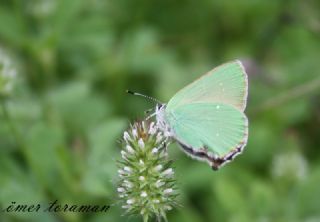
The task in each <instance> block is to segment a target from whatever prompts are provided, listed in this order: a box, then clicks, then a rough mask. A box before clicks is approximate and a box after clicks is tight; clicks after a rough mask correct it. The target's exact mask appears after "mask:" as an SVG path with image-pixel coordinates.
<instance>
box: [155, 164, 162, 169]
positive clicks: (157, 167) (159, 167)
mask: <svg viewBox="0 0 320 222" xmlns="http://www.w3.org/2000/svg"><path fill="white" fill-rule="evenodd" d="M162 168H163V166H162V165H161V164H159V165H157V166H156V167H155V168H154V170H155V171H160V170H162Z"/></svg>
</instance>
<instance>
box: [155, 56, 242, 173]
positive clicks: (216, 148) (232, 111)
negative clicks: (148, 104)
mask: <svg viewBox="0 0 320 222" xmlns="http://www.w3.org/2000/svg"><path fill="white" fill-rule="evenodd" d="M247 95H248V78H247V74H246V72H245V70H244V67H243V65H242V64H241V62H240V61H234V62H229V63H226V64H223V65H221V66H218V67H217V68H215V69H213V70H211V71H210V72H208V73H207V74H205V75H203V76H202V77H200V78H199V79H198V80H196V81H194V82H193V83H191V84H190V85H188V86H186V87H185V88H183V89H181V90H180V91H179V92H177V93H176V94H175V95H174V96H173V97H172V98H171V99H170V101H169V103H168V104H167V105H165V104H160V105H157V107H156V112H155V114H156V119H157V125H158V127H160V128H161V129H162V130H163V131H165V132H166V134H167V135H169V136H171V137H173V138H174V139H175V140H176V141H177V142H178V143H179V144H180V145H181V147H182V148H183V150H184V151H185V152H186V153H187V154H188V155H190V156H191V157H193V158H196V159H199V160H205V161H207V162H208V163H209V165H210V166H211V167H212V168H213V169H214V170H217V169H219V167H221V166H222V165H223V164H224V163H226V162H228V161H231V160H232V159H233V158H234V157H235V156H236V155H237V154H239V153H241V151H242V149H243V147H244V146H245V145H246V143H247V139H248V119H247V117H246V115H245V114H244V113H243V112H244V110H245V107H246V101H247Z"/></svg>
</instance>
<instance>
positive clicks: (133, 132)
mask: <svg viewBox="0 0 320 222" xmlns="http://www.w3.org/2000/svg"><path fill="white" fill-rule="evenodd" d="M132 135H133V137H134V138H135V139H136V138H138V131H137V129H136V128H133V129H132Z"/></svg>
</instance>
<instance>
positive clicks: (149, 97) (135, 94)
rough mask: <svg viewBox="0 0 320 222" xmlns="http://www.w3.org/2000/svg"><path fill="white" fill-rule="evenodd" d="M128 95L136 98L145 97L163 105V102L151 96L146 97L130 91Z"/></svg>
mask: <svg viewBox="0 0 320 222" xmlns="http://www.w3.org/2000/svg"><path fill="white" fill-rule="evenodd" d="M126 92H127V93H129V94H131V95H134V96H141V97H144V98H147V99H149V100H151V101H153V102H155V103H159V104H163V103H162V102H161V101H159V100H157V99H155V98H153V97H151V96H146V95H144V94H141V93H137V92H132V91H130V90H126Z"/></svg>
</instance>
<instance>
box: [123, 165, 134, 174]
mask: <svg viewBox="0 0 320 222" xmlns="http://www.w3.org/2000/svg"><path fill="white" fill-rule="evenodd" d="M123 170H124V171H127V172H128V173H131V172H132V170H131V168H130V167H128V166H125V167H124V168H123Z"/></svg>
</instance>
